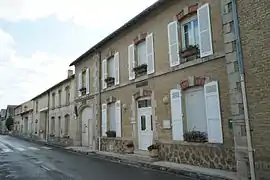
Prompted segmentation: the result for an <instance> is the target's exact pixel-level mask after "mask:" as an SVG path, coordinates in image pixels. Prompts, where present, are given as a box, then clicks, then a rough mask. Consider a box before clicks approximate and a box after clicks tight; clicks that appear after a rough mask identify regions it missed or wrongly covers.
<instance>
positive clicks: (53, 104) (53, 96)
mask: <svg viewBox="0 0 270 180" xmlns="http://www.w3.org/2000/svg"><path fill="white" fill-rule="evenodd" d="M52 108H55V93H53V94H52Z"/></svg>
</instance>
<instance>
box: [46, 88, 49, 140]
mask: <svg viewBox="0 0 270 180" xmlns="http://www.w3.org/2000/svg"><path fill="white" fill-rule="evenodd" d="M47 106H48V111H47V117H46V119H45V121H46V122H47V123H45V124H46V125H45V132H46V142H47V143H48V135H49V127H50V126H49V122H50V121H49V119H50V116H49V112H50V91H48V105H47Z"/></svg>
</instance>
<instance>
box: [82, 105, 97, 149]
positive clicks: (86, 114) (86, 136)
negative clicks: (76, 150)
mask: <svg viewBox="0 0 270 180" xmlns="http://www.w3.org/2000/svg"><path fill="white" fill-rule="evenodd" d="M81 117H82V146H85V147H92V145H93V135H94V132H93V122H94V121H93V111H92V108H90V107H86V108H84V110H83V111H82V116H81Z"/></svg>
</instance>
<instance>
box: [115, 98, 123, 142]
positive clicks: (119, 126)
mask: <svg viewBox="0 0 270 180" xmlns="http://www.w3.org/2000/svg"><path fill="white" fill-rule="evenodd" d="M115 125H116V137H121V136H122V118H121V102H120V100H119V101H116V102H115Z"/></svg>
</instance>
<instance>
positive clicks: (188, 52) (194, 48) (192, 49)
mask: <svg viewBox="0 0 270 180" xmlns="http://www.w3.org/2000/svg"><path fill="white" fill-rule="evenodd" d="M198 53H199V47H198V45H189V46H188V47H186V49H184V50H183V51H181V56H182V57H183V58H187V57H189V56H193V55H196V54H198Z"/></svg>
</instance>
